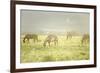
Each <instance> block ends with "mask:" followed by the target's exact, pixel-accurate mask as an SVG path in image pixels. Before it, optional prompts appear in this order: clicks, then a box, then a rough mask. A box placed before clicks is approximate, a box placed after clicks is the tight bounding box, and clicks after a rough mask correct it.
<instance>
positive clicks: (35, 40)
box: [23, 34, 38, 43]
mask: <svg viewBox="0 0 100 73" xmlns="http://www.w3.org/2000/svg"><path fill="white" fill-rule="evenodd" d="M30 39H33V40H34V43H35V42H37V41H38V35H36V34H26V35H25V37H24V38H23V42H24V43H25V42H26V40H27V41H28V42H29V40H30Z"/></svg>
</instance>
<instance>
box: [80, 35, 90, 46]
mask: <svg viewBox="0 0 100 73" xmlns="http://www.w3.org/2000/svg"><path fill="white" fill-rule="evenodd" d="M88 42H89V34H84V35H83V36H82V39H81V44H82V45H83V44H86V43H88Z"/></svg>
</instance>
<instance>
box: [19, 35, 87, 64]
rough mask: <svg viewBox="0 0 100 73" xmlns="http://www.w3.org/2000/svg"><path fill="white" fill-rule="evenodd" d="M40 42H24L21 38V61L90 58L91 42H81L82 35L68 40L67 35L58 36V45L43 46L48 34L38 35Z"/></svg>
mask: <svg viewBox="0 0 100 73" xmlns="http://www.w3.org/2000/svg"><path fill="white" fill-rule="evenodd" d="M38 36H39V40H40V41H39V42H36V43H34V42H33V41H32V40H30V42H29V43H28V42H26V43H23V42H22V39H21V48H20V50H21V52H20V53H21V60H20V61H21V63H30V62H48V61H69V60H88V59H89V43H87V44H83V45H82V44H81V38H82V37H81V36H74V37H72V39H68V40H66V36H58V45H57V46H55V45H54V44H53V43H51V46H50V47H49V46H46V47H45V48H44V47H43V42H44V40H45V38H46V35H38Z"/></svg>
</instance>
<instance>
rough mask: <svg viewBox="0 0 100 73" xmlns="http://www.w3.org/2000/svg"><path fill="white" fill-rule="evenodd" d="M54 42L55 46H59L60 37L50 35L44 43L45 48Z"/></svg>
mask: <svg viewBox="0 0 100 73" xmlns="http://www.w3.org/2000/svg"><path fill="white" fill-rule="evenodd" d="M51 42H54V45H57V44H58V37H57V36H56V35H52V34H51V35H48V36H47V37H46V39H45V41H44V43H43V46H44V47H46V44H47V43H48V45H49V46H50V43H51Z"/></svg>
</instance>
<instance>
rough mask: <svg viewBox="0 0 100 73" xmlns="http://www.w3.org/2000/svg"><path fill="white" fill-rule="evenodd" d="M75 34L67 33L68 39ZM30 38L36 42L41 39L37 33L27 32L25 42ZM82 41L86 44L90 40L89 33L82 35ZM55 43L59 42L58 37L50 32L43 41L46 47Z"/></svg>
mask: <svg viewBox="0 0 100 73" xmlns="http://www.w3.org/2000/svg"><path fill="white" fill-rule="evenodd" d="M72 37H73V35H72V34H70V33H68V34H67V35H66V40H69V39H72ZM30 39H33V41H34V43H36V42H38V41H39V39H38V35H37V34H26V35H25V36H24V38H23V43H25V42H26V41H28V42H29V40H30ZM80 41H81V44H85V43H87V42H89V34H84V35H83V36H82V39H81V40H80ZM52 42H53V43H54V45H57V44H58V37H57V36H56V35H54V34H49V35H48V36H47V37H46V38H45V40H44V42H43V46H44V47H46V46H47V44H48V45H49V46H50V44H51V43H52Z"/></svg>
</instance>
